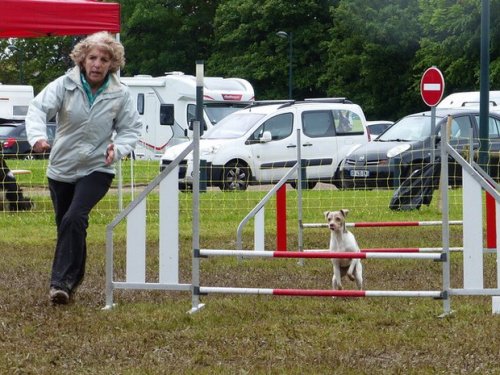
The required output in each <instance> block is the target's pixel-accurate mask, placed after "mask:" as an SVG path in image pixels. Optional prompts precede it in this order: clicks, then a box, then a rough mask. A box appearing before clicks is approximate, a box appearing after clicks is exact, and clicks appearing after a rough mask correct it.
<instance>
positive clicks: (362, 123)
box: [160, 98, 369, 190]
mask: <svg viewBox="0 0 500 375" xmlns="http://www.w3.org/2000/svg"><path fill="white" fill-rule="evenodd" d="M298 131H300V134H301V136H300V144H299V145H298V144H297V132H298ZM368 140H369V135H368V131H367V129H366V119H365V115H364V113H363V110H362V109H361V107H360V106H359V105H356V104H352V103H351V102H349V101H347V100H345V99H343V98H331V99H327V98H323V99H319V100H309V101H308V100H306V101H304V102H294V101H293V100H292V101H288V102H287V103H284V104H283V103H282V104H275V103H271V104H263V103H259V102H255V104H254V105H253V106H250V107H249V108H247V109H242V110H240V111H237V112H234V113H232V114H231V115H229V116H227V117H225V118H224V119H223V120H222V121H221V122H220V123H219V124H218V125H217V126H215V127H213V128H211V129H209V130H208V131H207V132H206V133H205V134H204V135H203V136H202V137H201V139H200V158H201V159H203V160H205V162H206V163H205V164H206V166H207V169H206V176H207V185H209V186H218V187H219V188H220V189H222V190H245V189H246V188H247V186H248V184H264V183H276V182H278V181H279V180H280V179H281V178H282V177H283V176H284V175H285V174H286V173H287V172H288V170H289V169H290V168H291V167H292V166H293V165H295V164H296V163H297V148H298V147H300V148H301V159H303V161H304V163H305V172H306V177H305V178H306V181H307V186H308V187H309V188H313V187H314V186H315V185H316V183H317V182H327V183H336V182H337V181H338V179H339V177H340V171H339V166H340V163H341V161H342V160H343V159H344V158H345V156H346V155H347V154H348V153H349V152H350V151H351V150H353V148H355V147H359V145H360V144H364V143H367V142H368ZM186 147H187V146H186V144H182V145H177V146H174V147H169V148H168V149H167V150H166V151H165V154H164V155H163V157H162V160H161V166H160V168H164V167H166V166H167V165H169V164H170V163H171V162H172V161H173V160H174V159H175V158H176V157H177V156H178V155H179V154H180V153H181V152H182V151H184V149H185V148H186ZM192 168H193V165H192V153H190V154H189V155H188V156H187V158H186V160H185V161H183V162H182V163H181V166H180V168H179V185H180V186H181V188H183V187H186V188H188V189H189V187H190V186H192V183H193V177H192V173H193V169H192ZM292 183H293V181H292Z"/></svg>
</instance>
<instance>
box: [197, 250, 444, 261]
mask: <svg viewBox="0 0 500 375" xmlns="http://www.w3.org/2000/svg"><path fill="white" fill-rule="evenodd" d="M442 255H443V254H442V253H416V252H333V251H265V250H264V251H257V250H211V249H210V250H209V249H203V250H200V256H206V257H210V256H241V257H245V258H257V257H262V258H328V259H340V258H342V259H346V258H347V259H432V260H441V259H442Z"/></svg>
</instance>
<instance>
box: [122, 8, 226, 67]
mask: <svg viewBox="0 0 500 375" xmlns="http://www.w3.org/2000/svg"><path fill="white" fill-rule="evenodd" d="M120 3H121V4H122V18H123V20H124V22H123V31H122V33H121V35H122V38H121V39H122V42H123V44H124V46H125V48H126V51H127V65H126V67H125V69H124V74H126V75H134V74H151V75H163V74H164V73H165V72H168V71H184V72H186V73H193V72H194V69H195V61H196V60H199V59H207V58H208V55H209V52H210V44H211V40H212V35H213V30H212V19H213V17H214V14H215V8H216V6H217V3H218V1H216V0H204V1H196V0H177V1H172V0H171V1H161V0H143V1H135V0H122V1H120Z"/></svg>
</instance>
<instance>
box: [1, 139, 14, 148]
mask: <svg viewBox="0 0 500 375" xmlns="http://www.w3.org/2000/svg"><path fill="white" fill-rule="evenodd" d="M15 144H16V139H15V138H7V139H6V140H5V141H4V142H3V148H11V147H12V146H14V145H15Z"/></svg>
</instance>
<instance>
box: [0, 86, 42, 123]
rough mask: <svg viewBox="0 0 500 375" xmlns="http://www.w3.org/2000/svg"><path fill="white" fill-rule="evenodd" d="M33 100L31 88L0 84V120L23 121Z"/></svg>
mask: <svg viewBox="0 0 500 375" xmlns="http://www.w3.org/2000/svg"><path fill="white" fill-rule="evenodd" d="M33 98H34V92H33V86H28V85H3V84H1V83H0V119H3V120H23V119H24V118H25V117H26V113H28V106H29V104H30V102H31V100H32V99H33Z"/></svg>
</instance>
